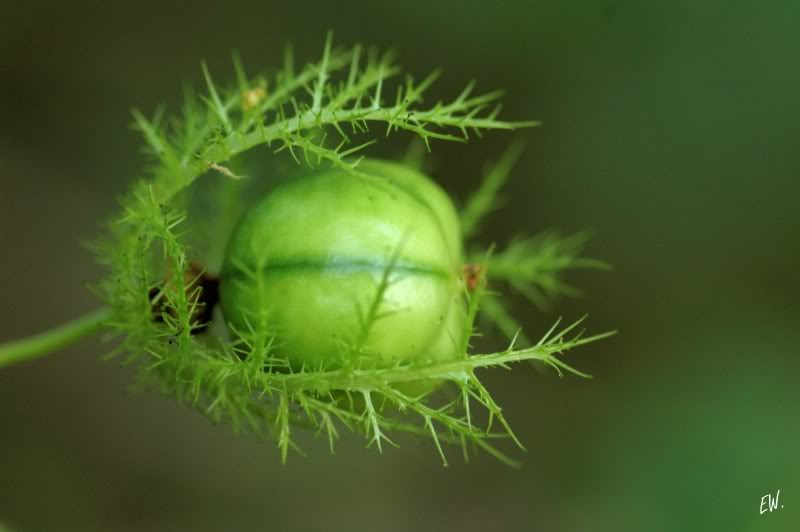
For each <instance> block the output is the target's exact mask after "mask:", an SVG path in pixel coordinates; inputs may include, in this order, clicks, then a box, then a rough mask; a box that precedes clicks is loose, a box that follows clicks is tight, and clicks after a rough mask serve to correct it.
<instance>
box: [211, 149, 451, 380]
mask: <svg viewBox="0 0 800 532" xmlns="http://www.w3.org/2000/svg"><path fill="white" fill-rule="evenodd" d="M358 171H359V174H354V173H352V172H348V171H345V170H338V169H336V170H329V171H327V172H323V173H319V174H315V175H310V176H308V177H305V178H301V179H297V180H293V181H291V182H289V183H287V184H284V185H283V186H280V187H278V188H277V189H275V190H274V191H272V192H271V193H269V194H268V195H266V196H265V197H264V198H263V199H261V200H260V201H259V202H258V203H257V204H256V205H254V206H253V207H252V208H251V209H250V210H248V212H247V213H246V214H245V215H244V217H243V218H242V220H241V221H240V223H239V225H238V227H237V228H236V229H235V231H234V234H233V236H232V237H231V240H230V244H229V247H228V251H227V254H226V263H225V266H224V268H223V273H222V278H221V284H220V296H221V301H222V308H223V313H224V316H225V319H226V322H227V323H228V324H229V326H230V327H231V329H232V331H233V332H234V334H235V335H236V334H237V332H242V331H247V330H250V329H252V327H253V325H254V324H256V323H259V322H260V321H261V320H262V319H265V320H266V323H267V326H268V329H269V330H270V331H271V332H272V333H273V334H274V335H275V340H276V341H277V342H278V344H279V347H278V352H279V353H281V355H282V356H283V357H285V358H286V360H287V362H288V363H289V364H290V365H291V366H292V368H294V369H295V370H299V369H302V368H306V369H324V370H328V369H335V368H341V367H348V366H350V367H359V368H365V367H387V366H392V365H395V364H398V363H405V362H414V363H416V362H419V363H430V362H434V361H440V360H450V359H454V358H456V357H458V356H464V355H463V353H459V345H458V343H459V341H460V339H461V338H462V337H463V335H464V331H465V326H466V324H465V318H466V315H465V309H464V305H463V298H462V295H461V294H462V291H463V283H462V281H461V278H460V272H461V268H462V263H463V257H462V245H461V231H460V227H459V221H458V217H457V215H456V211H455V209H454V207H453V204H452V203H451V201H450V199H449V198H448V197H447V195H446V194H445V192H444V191H442V190H441V189H440V188H439V187H438V186H437V185H436V184H434V183H433V182H432V181H431V180H429V179H428V178H427V177H425V176H424V175H422V174H419V173H417V172H415V171H413V170H410V169H408V168H406V167H404V166H401V165H399V164H396V163H391V162H384V161H377V160H368V161H363V162H362V163H361V164H359V166H358Z"/></svg>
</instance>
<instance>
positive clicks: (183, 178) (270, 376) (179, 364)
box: [97, 35, 607, 465]
mask: <svg viewBox="0 0 800 532" xmlns="http://www.w3.org/2000/svg"><path fill="white" fill-rule="evenodd" d="M393 59H394V58H393V56H392V54H382V55H381V54H378V53H377V52H375V51H371V50H370V51H364V50H363V49H362V48H361V47H360V46H355V47H353V48H350V49H338V48H334V47H333V45H332V41H331V37H330V35H329V36H328V39H327V41H326V43H325V47H324V52H323V56H322V59H321V60H320V61H318V62H316V63H313V64H309V65H306V66H305V67H303V68H300V69H296V68H295V66H294V61H293V57H292V54H291V52H290V51H289V52H287V54H286V59H285V64H284V66H283V68H282V69H281V70H280V71H279V72H278V73H277V74H276V75H274V76H272V77H269V78H268V77H265V76H255V77H248V76H247V75H246V73H245V70H244V68H243V67H242V65H241V62H240V61H239V60H238V58H234V67H235V73H236V80H237V82H236V84H235V85H233V86H231V87H222V86H219V85H217V84H215V82H214V81H213V79H212V76H211V73H210V72H209V71H208V69H207V68H206V67H205V65H203V74H204V77H205V80H206V83H207V91H206V94H205V95H202V96H197V95H195V94H194V93H193V92H192V91H190V90H187V92H186V98H185V104H184V106H183V109H182V112H181V114H180V115H179V116H175V117H173V116H168V115H167V114H166V113H165V112H164V111H163V110H159V111H158V112H157V113H155V115H154V116H153V117H151V118H150V119H147V118H145V116H144V115H142V114H141V113H139V112H135V113H134V118H135V121H136V126H137V127H138V129H139V130H140V131H141V132H142V134H143V136H144V138H145V140H146V144H147V152H148V153H149V155H150V156H151V160H152V161H151V162H152V164H151V166H150V168H149V171H148V175H147V176H146V178H143V179H141V180H139V181H138V182H136V183H135V184H134V186H133V187H132V190H131V192H130V193H129V194H128V195H127V196H125V197H124V198H123V199H122V214H121V215H120V216H119V218H118V219H116V220H114V221H113V223H112V224H111V231H110V237H109V238H108V239H107V240H106V241H105V242H104V244H103V245H102V246H100V247H99V248H98V255H99V257H100V260H101V261H102V262H103V263H104V264H106V265H107V267H108V275H107V276H106V277H105V279H104V280H103V281H102V282H101V283H99V284H98V286H97V292H98V294H99V295H100V296H101V297H102V299H103V300H104V301H105V302H106V303H107V304H108V306H109V307H110V309H111V315H110V318H108V319H107V321H106V322H105V323H106V325H107V326H109V327H110V328H111V330H112V331H114V332H116V333H117V334H118V337H119V340H120V342H119V347H118V349H117V351H115V353H114V354H116V355H120V356H124V360H125V361H126V362H127V363H129V364H131V365H133V366H134V367H135V368H136V370H137V372H138V376H139V380H140V382H141V383H142V384H143V385H147V386H157V387H158V388H160V389H161V390H163V391H164V392H165V393H167V394H170V395H172V396H174V397H177V398H178V399H179V400H181V401H184V402H186V403H188V404H190V405H192V406H194V407H196V408H197V409H199V410H200V411H202V412H204V413H205V414H206V415H207V416H208V417H210V418H211V419H212V420H213V421H215V422H223V421H225V422H228V423H231V424H232V426H233V427H234V429H236V430H237V431H240V432H246V433H254V434H257V435H263V436H268V437H271V438H272V439H273V440H274V441H275V442H276V444H277V446H278V448H279V450H280V453H281V458H282V460H284V461H285V460H286V458H287V454H288V451H289V450H290V449H293V448H295V440H294V434H295V429H297V428H308V429H312V430H316V431H318V432H320V433H322V434H324V435H325V436H326V437H327V439H328V440H329V442H330V446H331V450H333V446H334V442H335V440H336V439H337V437H338V435H339V430H340V429H341V428H347V429H350V430H353V431H356V432H361V433H363V434H364V435H365V436H366V438H367V439H368V441H369V442H370V444H374V445H375V446H376V447H377V448H378V449H379V450H382V448H383V445H384V444H385V443H388V444H392V443H393V441H392V440H391V439H390V438H391V437H393V436H392V435H393V434H396V433H410V434H413V435H417V436H422V437H426V438H430V439H432V440H433V442H434V444H435V446H436V448H437V449H438V451H439V453H440V455H441V457H442V460H443V461H444V463H445V465H446V464H447V461H446V458H445V454H444V450H443V444H445V443H449V444H456V445H459V446H461V447H462V448H463V450H464V455H465V457H467V456H468V455H469V451H470V450H471V449H473V448H477V449H482V450H484V451H486V452H488V453H490V454H492V455H493V456H496V457H497V458H499V459H501V460H502V461H504V462H506V463H509V464H512V463H514V462H513V460H511V459H510V458H508V457H507V456H506V455H505V454H504V453H503V452H501V451H500V450H499V449H498V448H497V447H496V443H495V442H496V440H497V439H498V438H511V439H512V440H513V441H514V442H516V444H517V445H519V446H520V447H521V444H520V443H519V442H518V441H517V440H516V437H515V436H514V434H513V432H511V429H510V427H509V425H508V423H507V421H506V419H505V418H504V416H503V413H502V410H501V408H500V407H499V406H498V405H497V404H496V403H495V402H494V400H493V399H492V397H491V395H490V393H489V392H488V390H487V389H486V388H485V387H484V386H483V384H482V383H481V381H480V380H479V379H478V376H477V370H479V369H482V368H488V367H508V366H509V365H510V364H512V363H515V362H521V361H526V360H527V361H529V360H538V361H541V362H543V363H545V364H547V365H549V366H551V367H553V368H554V369H556V370H557V371H558V372H559V373H561V372H562V371H567V372H572V373H575V374H578V375H582V374H581V373H579V372H577V371H575V370H573V369H572V368H571V367H570V366H568V365H566V364H565V363H564V362H563V361H562V360H561V358H560V357H559V356H560V355H561V354H562V353H564V352H565V351H568V350H570V349H573V348H575V347H578V346H580V345H584V344H586V343H589V342H592V341H595V340H597V339H599V338H602V337H605V336H607V334H602V335H597V336H590V337H582V336H581V332H580V331H579V330H578V323H575V324H573V325H570V326H568V327H564V328H562V329H560V330H557V328H556V326H554V327H553V329H552V330H551V331H550V332H549V333H548V334H547V335H546V336H545V337H543V338H542V339H541V340H540V341H539V342H538V343H535V344H534V345H531V346H530V347H524V348H520V347H517V344H516V342H515V341H512V342H511V344H510V345H509V346H508V347H507V348H506V349H504V350H502V351H498V352H495V353H488V354H471V353H470V350H471V348H470V339H471V337H472V335H474V334H476V333H477V332H476V330H475V320H476V317H477V316H478V312H479V309H481V308H482V305H483V303H484V302H485V301H489V302H490V303H489V308H494V309H495V312H493V313H492V314H493V315H495V317H497V316H499V314H498V313H497V310H496V309H497V308H498V305H497V297H496V295H494V294H490V293H489V292H487V289H486V276H485V272H486V269H485V268H484V269H483V270H482V273H481V274H480V275H479V276H478V279H477V283H476V284H475V286H474V287H473V288H474V289H472V290H465V292H466V294H467V297H468V301H469V305H468V308H467V309H466V312H467V319H468V324H469V327H468V330H467V332H466V333H465V336H464V337H463V338H461V339H458V340H459V341H460V345H462V346H463V357H461V358H460V359H459V360H456V361H447V362H437V363H428V364H414V363H410V362H406V363H402V364H400V363H398V364H397V365H396V366H393V367H387V368H374V367H372V368H365V367H360V366H359V365H358V364H354V365H352V366H348V367H343V368H341V369H337V370H335V371H320V370H318V369H314V368H304V369H303V370H301V371H298V370H292V369H291V368H290V367H289V366H288V365H287V364H286V361H285V360H283V359H281V358H280V357H277V356H276V349H277V345H276V337H275V334H274V331H272V330H270V323H269V316H267V315H266V314H264V315H262V316H259V317H258V319H255V320H253V323H250V324H249V327H248V329H247V330H244V331H237V339H236V340H233V339H231V337H230V336H229V335H228V334H227V332H226V330H225V328H224V327H219V326H215V325H216V323H214V322H218V321H219V319H220V318H221V316H218V317H217V318H216V320H214V322H212V323H211V324H207V323H202V322H200V321H199V320H198V318H197V316H198V313H197V308H198V306H199V305H200V304H201V300H200V298H201V293H200V289H199V287H198V286H197V283H195V282H194V280H193V279H192V278H191V274H190V272H192V269H191V262H192V260H193V259H194V258H195V255H194V254H193V253H194V252H193V250H192V249H191V248H190V246H189V244H188V242H189V241H190V239H189V235H190V233H191V232H192V231H196V230H198V227H197V226H193V225H191V224H190V223H188V222H187V212H188V206H187V205H188V201H189V199H188V197H189V196H188V194H187V193H186V192H187V190H188V188H189V187H190V185H192V184H193V183H194V182H195V181H196V180H197V179H198V178H199V177H200V176H201V175H203V174H206V173H210V175H209V177H208V178H209V179H223V180H230V179H239V178H240V176H238V175H237V174H236V172H234V171H233V170H232V169H231V167H230V165H229V161H230V160H231V159H233V158H235V157H236V156H238V155H240V154H242V153H244V152H246V151H248V150H251V149H252V148H255V147H257V146H267V147H269V148H271V149H272V150H273V151H275V152H286V153H287V154H288V155H290V156H291V157H293V158H294V159H295V160H296V161H297V162H298V163H300V164H305V165H308V166H311V167H316V166H318V165H321V164H324V163H327V164H328V165H333V166H337V167H341V168H345V169H347V170H348V171H350V172H354V173H356V174H359V168H358V166H359V161H360V158H359V157H358V154H359V152H360V151H361V150H363V149H364V148H365V147H366V146H368V145H369V144H372V143H373V142H375V141H376V140H375V139H371V140H369V141H368V142H366V143H364V142H361V143H356V140H355V139H356V137H359V136H363V135H364V134H365V133H370V132H371V130H370V129H369V128H370V127H374V126H375V125H376V124H382V125H384V128H383V130H382V132H385V134H386V135H388V134H390V133H393V132H396V131H399V130H405V131H409V132H411V133H413V134H415V135H416V136H418V137H419V138H421V139H422V140H423V141H424V144H425V146H426V147H427V148H428V149H430V141H431V140H432V139H434V140H447V141H458V142H463V141H466V140H467V139H468V136H469V134H470V133H479V132H480V131H481V130H488V129H505V130H511V129H515V128H519V127H529V126H533V125H536V122H508V121H503V120H500V119H499V118H498V113H499V105H497V102H498V99H499V98H500V96H501V93H500V92H490V93H487V94H482V95H473V93H472V91H473V88H474V84H473V83H471V84H469V85H468V86H467V87H466V88H465V89H464V91H463V92H462V93H461V94H459V95H458V96H457V97H456V98H455V99H454V100H452V101H450V102H449V103H446V102H440V103H436V104H434V105H432V106H428V107H422V106H421V104H422V101H423V95H424V93H425V91H426V90H427V89H428V88H429V87H430V86H431V84H432V83H433V81H434V80H435V79H436V77H438V72H437V73H433V74H431V75H430V76H428V77H426V78H424V79H423V80H422V81H420V82H414V80H413V79H412V78H411V77H410V76H406V77H405V79H404V80H401V81H400V82H399V83H397V84H396V86H395V88H394V90H393V92H391V93H390V87H389V85H390V82H391V81H392V80H393V79H394V78H396V77H397V76H398V75H399V74H401V69H400V68H399V67H398V66H397V65H396V64H395V63H394V61H393ZM387 102H388V103H387ZM518 155H519V148H518V147H515V148H513V149H512V151H510V152H509V153H508V154H506V156H504V157H503V158H502V159H501V160H500V163H499V164H498V165H497V166H496V167H495V168H494V169H493V170H491V171H490V172H489V173H488V174H487V178H486V181H485V182H484V185H483V186H482V187H481V188H480V189H479V191H478V192H477V193H476V195H475V196H474V197H473V199H472V200H471V201H470V202H469V203H468V204H467V207H466V210H465V214H464V225H465V230H466V231H467V233H468V234H470V235H472V234H474V233H475V230H476V228H477V227H478V225H479V223H480V221H481V219H482V218H483V217H484V216H485V215H486V214H487V213H489V212H490V211H491V210H493V209H494V208H495V207H496V200H495V198H496V195H497V192H498V190H499V189H500V187H501V186H502V184H503V183H504V182H505V180H506V179H507V177H508V175H509V172H510V169H511V166H512V165H513V162H514V160H515V159H516V157H517V156H518ZM209 171H210V172H209ZM241 183H245V181H241ZM194 236H196V235H194ZM203 236H204V235H201V237H203ZM208 237H209V238H210V236H208ZM581 243H582V237H577V236H575V237H567V238H560V237H558V236H556V235H554V234H550V235H545V236H542V237H539V238H536V239H523V240H516V241H513V242H512V243H511V244H510V245H509V246H508V247H506V248H505V249H503V250H501V251H500V252H498V253H496V254H495V255H494V256H493V257H492V259H491V262H490V263H489V269H488V271H489V276H490V279H500V280H506V281H508V282H509V283H510V284H511V286H513V287H514V288H516V289H517V290H519V291H520V292H522V293H523V294H525V295H526V296H528V297H529V298H530V299H532V300H534V301H537V300H539V299H540V298H541V297H546V296H550V295H554V294H558V293H563V292H565V291H566V285H564V284H563V283H562V282H561V281H560V279H559V277H558V274H559V273H560V272H561V271H562V270H564V269H566V268H571V267H575V266H587V265H593V264H594V263H590V262H587V261H586V259H581V258H580V257H579V256H578V251H579V249H580V244H581ZM473 260H475V261H476V262H480V263H482V264H484V265H486V264H487V261H486V260H485V254H484V253H483V252H482V253H481V254H480V255H477V254H476V255H475V257H474V259H473ZM396 275H399V274H396V272H393V271H391V265H390V266H389V269H388V270H387V271H386V272H385V274H384V276H383V277H382V278H381V279H382V280H381V282H380V283H378V286H376V297H375V301H374V302H373V303H372V305H371V306H370V307H369V309H368V312H365V313H364V315H363V316H361V318H362V325H363V327H364V328H365V330H369V328H370V327H372V326H373V325H374V323H375V322H376V320H380V319H381V317H382V315H383V313H382V312H379V311H378V310H379V309H381V304H382V301H381V294H382V290H383V291H385V283H387V282H390V280H393V279H396ZM258 279H259V276H258V275H256V276H255V277H254V283H256V285H257V283H258ZM255 291H256V292H257V293H258V288H257V286H256V288H255ZM265 308H266V307H265ZM500 308H502V307H500ZM154 312H156V313H157V314H158V315H157V316H154ZM154 318H157V319H154ZM508 320H511V318H510V317H509V318H508ZM509 323H515V322H513V321H511V322H509V321H506V329H509V328H510V326H509ZM557 325H558V324H557ZM206 328H208V329H209V330H208V331H207V332H206V333H205V334H193V333H196V332H198V331H200V330H203V329H206ZM518 332H519V331H517V333H518ZM517 333H514V334H515V335H516V334H517ZM355 348H357V346H355ZM425 379H430V380H443V381H448V383H449V384H448V386H449V387H451V388H452V389H454V390H456V391H457V393H456V394H454V395H453V397H451V398H450V399H443V398H442V397H440V395H439V394H437V393H424V394H422V395H420V396H416V395H413V394H409V393H408V392H403V391H401V390H404V389H405V388H404V387H403V386H402V384H403V383H409V382H415V381H420V380H425ZM480 409H482V410H483V412H484V415H480V414H478V410H480ZM496 425H498V426H499V430H495V429H494V427H495V426H496Z"/></svg>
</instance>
